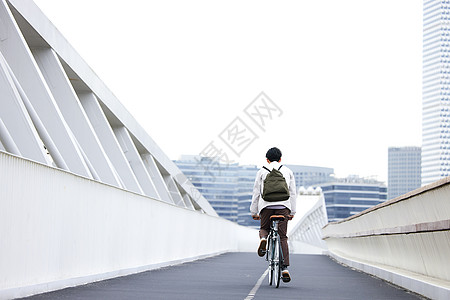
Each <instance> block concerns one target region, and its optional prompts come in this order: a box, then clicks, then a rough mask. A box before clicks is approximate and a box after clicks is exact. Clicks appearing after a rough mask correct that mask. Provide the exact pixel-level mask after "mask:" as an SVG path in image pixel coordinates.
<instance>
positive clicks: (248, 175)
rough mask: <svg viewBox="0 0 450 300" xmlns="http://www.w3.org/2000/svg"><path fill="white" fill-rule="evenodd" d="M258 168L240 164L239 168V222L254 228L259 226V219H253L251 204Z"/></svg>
mask: <svg viewBox="0 0 450 300" xmlns="http://www.w3.org/2000/svg"><path fill="white" fill-rule="evenodd" d="M258 170H259V168H258V167H257V166H240V167H239V168H238V191H237V198H238V224H240V225H244V226H248V227H254V228H259V221H255V220H253V218H252V216H251V214H250V204H251V203H252V196H253V185H254V184H255V177H256V173H257V172H258Z"/></svg>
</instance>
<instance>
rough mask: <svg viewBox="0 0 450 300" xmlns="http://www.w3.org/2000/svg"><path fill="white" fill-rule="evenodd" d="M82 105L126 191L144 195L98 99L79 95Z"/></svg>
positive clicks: (90, 95)
mask: <svg viewBox="0 0 450 300" xmlns="http://www.w3.org/2000/svg"><path fill="white" fill-rule="evenodd" d="M78 98H79V99H80V102H81V105H82V106H83V108H84V111H85V112H86V115H87V116H88V118H89V120H90V123H91V125H92V127H93V129H94V131H95V132H96V134H97V137H98V138H99V140H100V143H101V144H102V146H103V149H104V150H105V152H106V155H107V156H108V157H109V159H110V161H111V163H112V164H113V165H114V168H115V170H116V171H117V174H118V175H119V177H120V179H121V182H122V183H123V185H124V186H125V188H126V189H128V190H130V191H133V192H136V193H139V194H143V193H144V192H143V191H142V188H141V186H140V185H139V183H138V180H137V178H136V176H135V175H134V173H133V170H132V169H131V167H130V164H129V163H128V161H127V158H126V157H125V155H124V153H123V151H122V148H120V145H119V142H118V141H117V139H116V136H115V135H114V132H113V130H112V128H111V125H110V124H109V122H108V119H107V118H106V116H105V114H104V112H103V110H102V108H101V106H100V104H99V102H98V100H97V98H96V97H95V95H94V94H93V93H88V92H85V93H79V94H78Z"/></svg>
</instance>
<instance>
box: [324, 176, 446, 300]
mask: <svg viewBox="0 0 450 300" xmlns="http://www.w3.org/2000/svg"><path fill="white" fill-rule="evenodd" d="M449 199H450V177H447V178H444V179H442V180H440V181H438V182H435V183H434V184H430V185H427V186H425V187H422V188H419V189H417V190H414V191H412V192H410V193H408V194H405V195H403V196H400V197H397V198H395V199H392V200H390V201H387V202H385V203H382V204H380V205H377V206H375V207H373V208H371V209H368V210H366V211H364V212H362V213H359V214H357V215H355V216H352V217H350V218H347V219H345V220H343V221H340V222H336V223H330V224H328V225H327V226H325V227H324V228H323V230H322V233H323V238H324V239H325V241H326V243H327V245H328V248H329V253H330V255H331V256H333V257H335V258H336V259H337V260H339V261H341V262H343V263H345V264H348V265H351V266H353V267H355V268H359V269H361V270H363V271H365V272H368V273H372V274H374V275H376V276H378V277H381V278H384V279H386V280H389V281H391V282H393V283H395V284H397V285H400V286H403V287H406V288H408V289H409V290H412V291H415V292H418V293H420V294H422V295H425V296H427V297H431V298H433V299H439V298H441V299H450V267H449V266H450V255H449V253H450V201H449Z"/></svg>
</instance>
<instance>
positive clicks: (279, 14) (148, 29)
mask: <svg viewBox="0 0 450 300" xmlns="http://www.w3.org/2000/svg"><path fill="white" fill-rule="evenodd" d="M35 2H36V3H37V4H38V6H39V7H40V8H41V9H42V11H43V12H44V13H45V14H46V15H47V17H48V18H49V19H50V20H51V21H52V22H53V23H54V24H55V25H56V27H57V28H58V29H59V30H60V31H61V32H62V34H63V35H64V36H65V37H66V39H67V40H68V41H69V42H70V43H71V44H72V45H73V46H74V47H75V49H76V50H77V51H78V52H79V53H80V55H81V56H82V57H83V58H84V59H85V60H86V62H87V63H88V64H89V65H90V66H91V68H92V69H93V70H94V71H95V72H96V73H97V75H98V76H99V77H100V78H101V79H102V80H103V81H104V82H105V83H106V85H107V86H108V87H109V88H110V89H111V91H112V92H113V93H114V94H115V95H116V96H117V97H118V98H119V100H120V101H121V102H122V103H123V104H124V106H125V107H126V108H127V109H128V110H129V111H130V112H131V114H132V115H133V116H134V117H135V118H136V119H137V121H138V122H139V123H140V124H141V125H142V126H143V127H144V128H145V129H146V130H147V132H148V133H149V135H150V136H151V137H152V138H153V139H154V140H155V142H156V143H157V144H158V145H159V146H160V147H161V148H162V150H163V151H164V152H165V153H166V154H167V155H168V156H169V158H170V159H178V157H179V156H180V155H182V154H199V153H201V152H202V151H203V150H204V149H207V148H208V145H210V143H211V142H212V143H213V145H214V146H216V147H217V148H219V149H222V153H225V154H227V155H228V156H229V159H230V160H233V161H238V162H239V163H241V164H257V165H261V164H262V163H263V162H264V155H265V152H266V151H267V149H268V148H270V147H272V146H278V147H279V148H280V149H281V150H282V151H283V162H284V163H285V164H302V165H311V166H322V167H330V168H334V170H335V173H336V176H339V177H344V176H347V175H349V174H357V175H360V176H373V175H375V176H377V178H378V179H379V180H382V181H386V180H387V153H388V147H391V146H421V99H422V97H421V93H422V79H421V78H422V77H421V76H422V75H421V72H422V1H419V0H377V1H373V0H371V1H369V0H341V1H337V0H322V1H299V0H297V1H264V0H257V1H242V0H239V1H236V0H231V1H230V0H228V1H211V0H204V1H198V0H194V1H181V0H180V1H173V0H165V1H148V0H145V1H144V0H127V1H115V0H77V1H61V0H35ZM262 91H264V92H265V94H266V95H267V96H268V97H269V98H270V99H271V100H272V101H273V104H276V105H277V106H278V108H279V109H280V110H281V111H282V113H281V116H278V115H279V114H274V115H273V116H272V120H269V119H268V118H266V119H265V120H266V123H265V126H264V127H263V129H261V128H260V127H258V126H257V125H256V123H253V121H252V120H251V119H250V118H249V117H248V115H246V114H245V113H244V110H245V108H246V107H247V106H248V105H249V104H251V103H252V101H253V100H254V99H255V98H256V97H257V96H258V95H259V94H260V92H262ZM256 103H257V102H256ZM254 104H255V103H254ZM266 112H267V111H266ZM274 112H275V111H274ZM277 113H278V112H277ZM236 117H239V118H240V120H241V121H242V123H243V124H245V125H247V128H248V129H251V130H252V131H253V132H254V133H255V135H257V138H255V139H252V140H251V142H248V143H247V144H244V145H248V146H247V147H246V148H245V149H243V150H242V149H241V150H242V153H241V154H240V156H237V155H236V154H235V153H234V152H233V151H232V150H230V148H229V147H228V145H227V144H226V143H225V142H224V141H223V140H221V139H220V138H219V135H221V133H222V132H223V131H224V130H225V129H230V128H232V127H233V125H235V124H236V123H233V124H231V123H232V122H233V120H235V119H236ZM230 124H231V125H230ZM241 128H242V127H241ZM247 132H249V131H248V130H247ZM222 137H223V135H222ZM253 137H254V136H253ZM243 141H245V140H243ZM228 142H229V141H228ZM229 143H230V142H229ZM241 148H242V147H241Z"/></svg>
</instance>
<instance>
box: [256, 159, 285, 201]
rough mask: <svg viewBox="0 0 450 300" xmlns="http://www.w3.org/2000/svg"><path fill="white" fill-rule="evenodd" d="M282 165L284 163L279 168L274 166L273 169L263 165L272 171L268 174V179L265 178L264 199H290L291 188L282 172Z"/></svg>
mask: <svg viewBox="0 0 450 300" xmlns="http://www.w3.org/2000/svg"><path fill="white" fill-rule="evenodd" d="M282 166H283V165H281V166H280V167H279V168H278V170H277V169H275V168H274V169H272V171H270V170H269V169H268V168H266V167H263V168H264V169H266V170H267V171H269V172H270V173H269V174H267V176H266V179H264V188H263V193H262V198H263V199H264V201H268V202H276V201H284V200H287V199H289V197H290V195H289V188H288V186H287V183H286V180H285V179H284V176H283V174H282V173H281V172H280V169H281V167H282Z"/></svg>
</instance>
